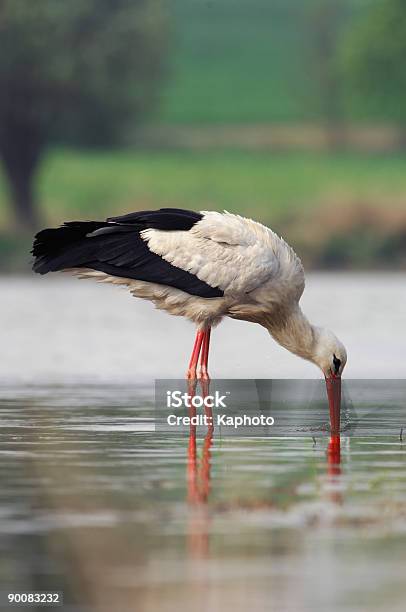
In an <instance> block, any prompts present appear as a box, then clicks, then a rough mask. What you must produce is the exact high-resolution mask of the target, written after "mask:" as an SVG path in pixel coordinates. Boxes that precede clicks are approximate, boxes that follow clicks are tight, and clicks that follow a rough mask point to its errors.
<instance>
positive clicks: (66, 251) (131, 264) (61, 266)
mask: <svg viewBox="0 0 406 612" xmlns="http://www.w3.org/2000/svg"><path fill="white" fill-rule="evenodd" d="M201 218H202V216H201V215H199V214H198V213H194V212H190V211H180V210H177V209H163V210H159V211H151V212H149V211H146V212H141V213H132V214H130V215H125V216H124V217H114V218H112V219H109V220H108V221H107V222H106V221H100V222H98V221H76V222H70V223H65V224H64V225H63V226H62V227H59V228H55V229H46V230H43V231H42V232H39V233H38V234H37V235H36V237H35V241H34V247H33V255H34V257H35V262H34V266H33V268H34V270H35V272H38V273H39V274H46V273H48V272H55V271H58V270H66V269H72V268H75V269H76V268H79V269H80V268H90V269H93V270H98V271H101V272H105V273H106V274H109V275H111V276H117V277H122V278H131V279H136V280H142V281H147V282H150V283H158V284H161V285H167V286H170V287H175V288H177V289H181V290H182V291H185V292H186V293H189V294H191V295H196V296H199V297H204V298H214V297H222V296H223V292H222V291H221V290H220V289H218V288H217V287H214V286H211V285H209V284H208V283H205V282H204V281H202V280H201V279H199V278H198V277H197V276H195V275H194V274H192V273H190V272H188V271H187V270H185V269H183V268H181V267H178V266H175V265H172V264H171V263H170V262H168V261H167V260H165V259H164V258H162V257H161V256H159V255H157V254H155V253H153V252H152V251H151V250H150V249H149V248H148V244H147V243H146V242H145V240H143V239H142V238H141V236H140V231H142V230H143V229H145V228H147V227H159V228H160V229H161V231H162V230H165V232H168V233H172V232H171V231H170V230H172V229H173V228H176V229H177V230H178V231H180V233H187V231H185V230H190V228H191V227H193V225H194V223H196V222H197V221H199V220H200V219H201Z"/></svg>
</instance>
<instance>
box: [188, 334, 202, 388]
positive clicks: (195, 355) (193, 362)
mask: <svg viewBox="0 0 406 612" xmlns="http://www.w3.org/2000/svg"><path fill="white" fill-rule="evenodd" d="M204 334H205V332H203V331H201V330H197V332H196V339H195V343H194V346H193V351H192V356H191V357H190V362H189V367H188V370H187V372H186V378H189V379H195V378H196V368H197V362H198V361H199V355H200V349H201V348H202V342H203V338H204Z"/></svg>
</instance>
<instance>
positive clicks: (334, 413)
mask: <svg viewBox="0 0 406 612" xmlns="http://www.w3.org/2000/svg"><path fill="white" fill-rule="evenodd" d="M313 329H314V331H315V335H314V340H315V343H314V347H313V361H314V363H315V364H316V365H318V366H319V368H320V369H321V370H322V372H323V374H324V377H325V379H326V387H327V396H328V403H329V410H330V425H331V434H332V436H339V433H340V409H341V374H342V372H343V370H344V366H345V364H346V363H347V351H346V350H345V347H344V345H343V344H342V343H341V342H340V340H339V339H338V338H337V337H336V336H335V335H334V334H333V332H331V331H330V330H328V329H322V328H320V327H317V328H313Z"/></svg>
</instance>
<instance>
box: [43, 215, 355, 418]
mask: <svg viewBox="0 0 406 612" xmlns="http://www.w3.org/2000/svg"><path fill="white" fill-rule="evenodd" d="M32 252H33V255H34V257H35V262H34V266H33V269H34V270H35V272H38V273H40V274H46V273H47V272H53V271H58V270H68V271H70V272H72V273H74V274H77V275H79V276H80V277H81V278H96V279H98V280H102V281H106V282H111V283H114V284H117V285H127V286H128V288H129V290H130V291H131V293H132V294H133V295H135V296H136V297H140V298H144V299H147V300H151V301H152V302H153V303H154V304H155V305H156V307H157V308H160V309H162V310H166V311H167V312H169V313H170V314H173V315H178V316H184V317H187V318H188V319H190V320H191V321H193V322H194V323H195V324H196V326H197V332H196V340H195V344H194V347H193V352H192V356H191V359H190V362H189V367H188V370H187V377H188V378H190V379H194V378H196V375H197V368H198V363H199V357H200V377H201V378H202V379H208V378H209V374H208V370H207V368H208V358H209V345H210V331H211V328H212V327H213V326H214V325H217V324H218V323H219V322H220V321H221V319H222V318H223V317H225V316H228V317H231V318H233V319H242V320H245V321H252V322H253V323H259V324H260V325H262V326H263V327H265V328H266V329H267V331H268V332H269V333H270V335H271V336H272V337H273V338H274V339H275V340H276V341H277V342H278V343H279V344H280V345H282V346H283V347H285V348H286V349H288V350H289V351H291V352H292V353H295V354H296V355H298V356H299V357H302V358H304V359H307V360H309V361H311V362H313V363H314V364H316V365H317V366H318V367H319V368H320V369H321V370H322V372H323V374H324V376H325V378H326V383H327V392H328V397H329V401H330V412H331V414H332V410H333V412H336V411H337V409H338V410H339V403H340V389H341V386H340V380H341V374H342V371H343V368H344V366H345V364H346V361H347V355H346V351H345V348H344V346H343V344H342V343H341V342H340V341H339V340H338V338H336V336H335V335H334V334H333V333H332V332H331V331H329V330H327V329H323V328H321V327H317V326H315V325H312V324H311V323H310V322H309V321H308V319H307V318H306V316H305V315H304V314H303V312H302V310H301V308H300V305H299V300H300V297H301V295H302V293H303V289H304V285H305V277H304V271H303V266H302V263H301V261H300V259H299V257H298V256H297V255H296V253H295V252H294V251H293V249H292V248H291V247H290V246H289V245H288V244H286V242H285V241H284V240H282V239H281V238H279V236H277V235H276V234H275V233H274V232H273V231H272V230H271V229H269V228H268V227H265V226H264V225H262V224H261V223H257V222H256V221H252V220H251V219H247V218H244V217H241V216H239V215H234V214H230V213H228V212H224V213H219V212H206V211H204V212H201V213H197V212H192V211H188V210H181V209H177V208H162V209H160V210H156V211H142V212H134V213H130V214H128V215H124V216H121V217H111V218H109V219H107V221H73V222H68V223H65V224H64V225H62V226H61V227H59V228H56V229H45V230H43V231H41V232H39V233H38V234H37V235H36V237H35V241H34V246H33V251H32ZM337 406H338V408H337Z"/></svg>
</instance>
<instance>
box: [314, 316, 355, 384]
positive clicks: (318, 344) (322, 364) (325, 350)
mask: <svg viewBox="0 0 406 612" xmlns="http://www.w3.org/2000/svg"><path fill="white" fill-rule="evenodd" d="M315 331H316V333H315V344H314V351H313V361H314V363H315V364H316V365H318V366H319V368H320V369H321V370H322V372H323V374H324V376H325V378H326V379H328V378H340V377H341V374H342V372H343V370H344V367H345V364H346V363H347V351H346V350H345V347H344V345H343V343H342V342H340V340H339V339H338V338H337V336H335V335H334V334H333V332H331V331H330V330H329V329H324V328H321V327H317V328H315Z"/></svg>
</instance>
